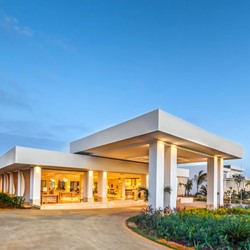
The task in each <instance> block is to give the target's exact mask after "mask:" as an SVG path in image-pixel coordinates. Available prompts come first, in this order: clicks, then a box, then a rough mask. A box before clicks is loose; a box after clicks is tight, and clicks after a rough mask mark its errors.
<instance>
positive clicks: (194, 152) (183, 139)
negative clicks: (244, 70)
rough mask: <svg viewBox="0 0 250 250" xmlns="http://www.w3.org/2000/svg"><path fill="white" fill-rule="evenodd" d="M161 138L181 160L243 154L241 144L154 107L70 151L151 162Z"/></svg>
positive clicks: (97, 134)
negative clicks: (152, 145)
mask: <svg viewBox="0 0 250 250" xmlns="http://www.w3.org/2000/svg"><path fill="white" fill-rule="evenodd" d="M155 140H160V141H162V142H164V143H165V144H166V145H175V146H176V147H177V153H178V163H190V162H204V161H206V159H207V158H208V157H213V156H217V157H222V158H224V159H225V160H228V159H239V158H242V156H243V149H242V147H241V146H240V145H238V144H236V143H233V142H231V141H229V140H227V139H224V138H222V137H219V136H217V135H215V134H212V133H210V132H208V131H206V130H204V129H201V128H199V127H197V126H195V125H193V124H191V123H188V122H186V121H184V120H182V119H179V118H177V117H175V116H172V115H170V114H168V113H166V112H164V111H162V110H155V111H152V112H150V113H147V114H144V115H142V116H139V117H136V118H134V119H132V120H129V121H126V122H123V123H121V124H118V125H116V126H114V127H111V128H108V129H105V130H102V131H100V132H97V133H95V134H92V135H90V136H87V137H84V138H82V139H80V140H77V141H74V142H72V143H71V145H70V151H71V153H77V154H86V155H93V156H100V157H107V158H114V159H123V160H129V161H137V162H148V155H149V145H150V143H152V142H154V141H155Z"/></svg>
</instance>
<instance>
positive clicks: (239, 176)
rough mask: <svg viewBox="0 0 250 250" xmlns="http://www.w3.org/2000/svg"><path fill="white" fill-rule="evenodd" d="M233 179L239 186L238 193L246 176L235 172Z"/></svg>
mask: <svg viewBox="0 0 250 250" xmlns="http://www.w3.org/2000/svg"><path fill="white" fill-rule="evenodd" d="M233 180H234V182H235V184H236V186H237V189H238V193H239V192H240V186H241V183H243V182H244V180H245V176H244V175H242V174H234V175H233Z"/></svg>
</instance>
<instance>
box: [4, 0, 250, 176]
mask: <svg viewBox="0 0 250 250" xmlns="http://www.w3.org/2000/svg"><path fill="white" fill-rule="evenodd" d="M249 10H250V2H249V1H247V0H241V1H230V0H226V1H211V0H209V1H208V0H207V1H205V0H204V1H200V0H197V1H195V0H194V1H187V0H186V1H183V0H180V1H174V0H172V1H168V0H164V1H146V0H144V1H129V0H126V1H125V0H124V1H123V0H114V1H109V0H107V1H95V0H81V1H80V0H78V1H77V0H76V1H66V0H64V1H55V0H54V1H36V0H32V1H17V0H16V1H12V0H8V1H7V0H5V1H2V0H0V142H1V143H0V154H3V153H4V152H5V151H7V150H9V149H10V148H11V147H13V146H15V145H20V146H30V147H37V148H45V149H53V150H65V151H66V150H68V148H69V142H70V141H72V140H75V139H78V138H80V137H82V136H85V135H88V134H90V133H92V132H95V131H98V130H100V129H103V128H105V127H108V126H111V125H114V124H116V123H119V122H122V121H124V120H127V119H129V118H132V117H134V116H137V115H140V114H142V113H145V112H148V111H151V110H153V109H157V108H161V109H163V110H165V111H167V112H169V113H172V114H174V115H176V116H179V117H180V118H183V119H185V120H187V121H189V122H192V123H194V124H196V125H198V126H200V127H202V128H205V129H207V130H209V131H211V132H214V133H216V134H218V135H220V136H223V137H226V138H228V139H230V140H233V141H235V142H237V143H239V144H241V145H242V146H243V147H244V150H245V157H244V159H243V160H239V161H235V165H238V166H242V167H243V168H244V169H246V173H247V174H248V175H250V132H249V125H250V111H249V109H250V15H249Z"/></svg>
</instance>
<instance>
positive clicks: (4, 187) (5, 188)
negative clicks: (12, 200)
mask: <svg viewBox="0 0 250 250" xmlns="http://www.w3.org/2000/svg"><path fill="white" fill-rule="evenodd" d="M8 187H9V181H8V175H7V174H4V175H3V192H4V193H6V194H8V192H9V189H8Z"/></svg>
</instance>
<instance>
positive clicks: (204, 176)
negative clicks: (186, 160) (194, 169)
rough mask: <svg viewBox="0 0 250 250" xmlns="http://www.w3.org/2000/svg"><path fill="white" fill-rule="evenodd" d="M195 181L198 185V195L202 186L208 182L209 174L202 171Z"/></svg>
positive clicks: (195, 177)
mask: <svg viewBox="0 0 250 250" xmlns="http://www.w3.org/2000/svg"><path fill="white" fill-rule="evenodd" d="M193 180H194V181H195V183H196V188H197V189H196V194H198V192H199V187H200V185H201V184H202V183H203V182H204V181H206V180H207V173H203V170H201V171H199V173H198V175H195V176H194V178H193Z"/></svg>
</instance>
